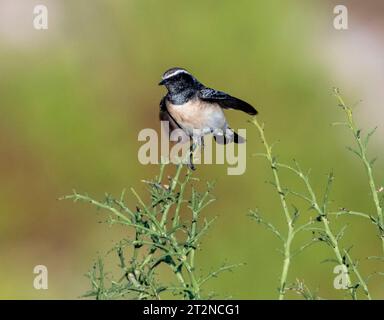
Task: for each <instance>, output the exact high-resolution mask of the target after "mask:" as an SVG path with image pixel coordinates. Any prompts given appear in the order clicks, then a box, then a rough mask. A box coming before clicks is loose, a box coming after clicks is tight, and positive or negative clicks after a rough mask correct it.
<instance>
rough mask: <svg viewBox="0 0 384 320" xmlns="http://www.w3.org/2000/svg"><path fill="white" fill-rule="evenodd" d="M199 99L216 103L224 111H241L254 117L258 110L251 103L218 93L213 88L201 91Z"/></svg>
mask: <svg viewBox="0 0 384 320" xmlns="http://www.w3.org/2000/svg"><path fill="white" fill-rule="evenodd" d="M199 98H200V99H201V100H204V101H209V102H216V103H218V104H219V105H220V106H221V107H222V108H224V109H235V110H241V111H244V112H246V113H248V114H250V115H252V116H254V115H256V114H257V111H256V109H255V108H254V107H252V106H251V105H250V104H249V103H247V102H245V101H243V100H240V99H238V98H235V97H232V96H230V95H229V94H227V93H225V92H222V91H217V90H214V89H211V88H204V89H201V90H200V91H199Z"/></svg>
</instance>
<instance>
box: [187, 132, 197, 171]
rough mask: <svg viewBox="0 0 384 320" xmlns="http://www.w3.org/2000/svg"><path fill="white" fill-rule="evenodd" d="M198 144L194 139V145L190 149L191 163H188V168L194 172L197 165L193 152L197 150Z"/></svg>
mask: <svg viewBox="0 0 384 320" xmlns="http://www.w3.org/2000/svg"><path fill="white" fill-rule="evenodd" d="M196 146H197V145H196V143H195V141H194V140H193V139H192V144H191V147H190V148H189V162H188V168H189V169H191V170H192V171H195V170H196V168H195V165H194V164H193V152H194V151H195V150H196Z"/></svg>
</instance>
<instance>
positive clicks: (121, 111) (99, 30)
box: [0, 0, 384, 299]
mask: <svg viewBox="0 0 384 320" xmlns="http://www.w3.org/2000/svg"><path fill="white" fill-rule="evenodd" d="M341 2H345V4H346V5H347V7H348V9H349V24H350V28H349V30H346V31H338V30H336V29H334V28H333V18H334V14H333V8H334V6H335V5H336V4H339V2H337V3H336V2H335V1H314V0H292V1H286V0H272V1H271V0H268V1H267V0H264V1H241V2H239V1H213V0H212V1H200V0H198V1H193V2H192V1H189V2H188V1H176V0H172V1H169V0H167V1H155V0H126V1H123V0H120V1H119V0H112V1H106V0H105V1H101V0H92V1H91V0H88V1H86V0H80V1H72V0H71V1H70V0H66V1H59V0H42V1H32V0H31V1H26V0H0V75H1V76H0V155H1V157H0V180H1V183H0V213H1V214H0V298H3V299H5V298H22V299H31V298H36V299H46V298H49V299H53V298H63V299H71V298H77V297H78V296H80V295H81V294H82V293H84V291H85V290H87V289H88V280H87V279H86V278H85V277H84V276H83V275H84V274H85V273H86V272H87V271H88V269H89V267H90V266H91V264H92V263H93V261H94V258H95V257H97V255H103V254H104V253H105V251H106V250H107V249H109V248H110V247H111V246H112V245H113V243H114V242H115V241H117V240H119V239H120V237H121V236H122V231H121V230H117V228H109V227H107V226H106V225H105V224H99V223H98V222H99V221H100V220H103V217H102V216H101V215H100V214H95V212H96V211H95V210H94V209H93V208H91V207H89V206H87V205H79V204H76V205H74V204H73V203H71V202H62V201H57V200H56V199H57V198H58V197H59V196H61V195H64V194H68V193H70V192H71V190H72V189H73V188H75V189H76V190H77V191H79V192H88V193H89V194H90V195H92V196H94V197H96V198H102V197H103V195H104V192H109V193H112V194H116V195H117V194H119V193H120V192H121V190H122V189H123V188H125V187H130V186H135V187H136V188H137V189H139V190H144V187H143V185H142V184H141V183H140V180H141V179H149V178H151V177H152V176H153V175H155V174H156V173H157V169H158V168H157V166H155V165H151V166H143V165H141V164H140V163H139V162H138V160H137V151H138V149H139V147H140V145H141V143H139V142H138V141H137V135H138V132H139V131H140V130H141V129H143V128H155V129H156V130H159V127H160V126H159V122H158V104H159V101H160V99H161V97H162V96H163V94H164V88H162V87H159V86H157V83H158V81H159V79H160V76H161V74H162V73H163V72H164V71H165V70H166V69H168V68H170V67H174V66H180V67H184V68H187V69H188V70H190V71H191V72H192V73H193V74H195V75H196V77H197V78H198V79H200V80H201V81H202V82H203V83H204V84H206V85H208V86H211V87H214V88H216V89H220V90H223V91H226V92H229V93H231V94H233V95H234V96H237V97H241V98H242V99H244V100H246V101H249V102H250V103H251V104H253V105H255V106H256V108H257V109H258V110H259V112H260V114H259V119H260V121H263V122H265V123H266V134H267V136H269V140H270V141H275V140H279V141H280V144H278V145H277V146H276V150H275V151H276V152H277V153H278V155H279V156H280V159H281V160H282V161H291V160H292V159H293V158H295V159H299V161H300V163H301V164H302V166H303V167H306V168H309V167H310V168H312V181H313V183H314V186H315V188H316V190H317V191H319V192H320V191H322V190H323V187H324V184H325V181H326V174H327V173H328V171H329V170H331V169H332V170H333V171H334V173H335V175H336V181H335V185H334V192H333V193H332V199H333V200H334V202H333V205H332V206H333V208H335V209H337V208H339V207H347V208H351V209H354V210H359V211H364V212H368V213H370V212H372V211H373V208H374V207H373V203H372V201H371V199H370V195H369V189H368V185H367V180H366V179H365V175H364V170H363V167H362V165H361V164H360V163H359V162H358V160H357V158H356V157H354V156H353V155H352V154H350V153H348V151H346V149H345V147H344V146H345V145H347V144H350V143H352V139H351V136H350V135H349V133H348V132H347V131H346V130H345V129H343V128H340V127H337V128H334V127H332V126H331V125H330V124H331V123H332V122H334V121H340V120H341V119H342V113H341V111H340V110H339V108H337V106H336V102H335V99H334V98H333V97H332V95H331V88H332V87H333V86H338V87H340V88H341V89H342V91H343V93H344V95H345V96H346V98H347V101H348V102H351V103H354V102H356V101H358V100H359V99H362V100H363V102H362V103H361V104H360V105H359V106H358V108H357V110H356V116H357V117H358V119H359V122H360V124H361V125H362V126H363V127H365V128H367V129H368V128H370V127H371V126H374V125H379V126H381V128H380V129H379V133H378V134H377V135H376V136H375V137H374V139H373V144H372V149H371V152H372V155H378V156H381V159H379V162H378V163H377V164H376V166H377V167H376V177H377V181H378V185H382V184H383V178H384V174H383V162H382V159H383V155H384V153H383V151H382V150H383V149H382V147H383V143H384V139H383V138H382V137H383V129H382V125H383V119H384V117H383V115H384V112H383V104H382V98H383V92H382V87H383V85H384V79H383V74H384V72H383V71H384V60H383V59H384V47H383V45H384V44H383V39H384V37H383V30H384V28H383V25H382V21H384V19H383V18H384V10H383V4H382V3H380V1H374V0H372V1H364V2H363V1H341ZM36 4H45V5H46V6H47V7H48V10H49V29H48V30H45V31H37V30H35V29H34V28H33V25H32V20H33V7H34V5H36ZM227 116H228V119H229V121H230V123H231V124H232V127H234V128H246V129H247V138H248V143H247V155H248V157H247V171H246V173H245V174H244V175H241V176H228V175H227V174H226V169H227V167H226V166H223V165H221V166H219V165H213V166H209V165H201V166H199V167H198V170H197V172H196V176H198V177H199V178H201V179H203V180H216V181H217V187H216V189H215V192H214V194H215V195H216V197H217V201H216V202H215V203H214V204H213V205H212V206H211V207H210V208H209V209H207V211H206V214H207V215H208V216H210V217H212V216H214V215H218V216H219V219H218V220H217V222H216V224H215V225H214V227H213V228H212V229H211V231H210V233H209V234H208V236H207V237H206V238H205V239H204V241H203V245H202V251H201V252H200V253H199V255H198V256H197V263H198V265H199V266H200V267H201V268H202V269H203V270H205V271H210V270H212V269H213V268H215V267H217V266H220V265H221V264H222V263H223V262H224V261H227V262H228V263H237V262H246V265H245V266H243V267H241V268H239V269H237V270H235V272H234V273H230V274H222V275H221V276H220V277H219V278H218V279H215V280H213V282H211V283H210V284H209V286H208V289H211V290H215V291H216V292H218V293H219V294H220V296H221V297H225V296H228V295H230V296H232V297H234V298H239V299H241V298H242V299H274V298H276V297H277V287H278V278H279V275H280V271H281V265H282V259H281V256H280V253H279V252H278V251H277V248H278V247H279V243H278V241H276V240H275V238H274V236H273V235H271V234H270V233H269V232H267V231H265V230H264V228H262V227H261V226H259V225H257V224H256V223H255V222H254V221H251V220H250V218H249V217H247V213H248V210H249V209H251V208H256V207H258V208H259V209H260V210H261V212H262V213H263V215H264V216H265V217H267V218H268V220H270V221H272V222H273V223H275V224H276V225H277V226H281V227H284V224H283V216H282V212H281V209H280V207H279V202H278V198H277V196H276V195H275V192H274V189H273V187H272V186H271V185H269V184H268V183H265V181H267V180H269V179H270V168H269V167H268V165H267V163H266V162H265V161H264V160H263V159H259V158H253V157H252V153H255V152H262V146H261V144H260V142H259V138H258V135H257V131H256V129H255V128H253V127H252V126H251V125H250V124H249V123H247V117H246V115H244V114H240V113H237V112H234V111H228V112H227ZM380 160H381V161H380ZM283 177H284V178H285V179H284V181H283V184H284V185H297V183H296V182H295V181H296V180H295V179H293V178H292V176H290V175H284V176H283ZM380 182H381V183H380ZM130 201H131V204H132V205H134V201H133V199H131V200H130ZM298 205H300V203H299V204H298ZM301 208H302V209H303V212H302V219H303V221H306V219H307V218H306V216H307V215H310V214H311V213H310V212H308V211H307V210H306V209H307V207H305V206H303V205H302V206H301ZM344 223H349V224H350V226H349V228H348V232H347V236H346V238H345V239H344V241H343V244H344V245H345V246H346V247H348V246H349V245H350V244H353V245H354V246H353V249H352V255H353V256H354V257H355V258H359V259H360V260H361V271H362V272H363V273H364V274H365V275H367V274H369V273H370V272H373V271H379V270H380V268H381V270H382V269H383V266H382V265H380V264H378V263H375V262H373V261H367V260H366V257H367V256H370V255H380V250H379V249H380V247H379V241H378V239H377V236H376V229H375V228H374V226H373V225H371V224H370V223H369V222H366V221H361V220H359V219H353V220H347V219H345V218H338V219H337V221H336V222H335V223H334V224H333V226H334V227H335V229H337V228H339V227H341V226H342V225H343V224H344ZM308 236H309V237H310V235H308ZM301 240H303V239H301ZM297 244H300V242H298V243H297ZM331 256H332V253H331V251H329V249H327V248H326V247H325V246H324V245H322V244H320V245H315V246H314V247H312V248H311V249H309V250H308V251H306V252H305V253H303V254H302V255H300V256H298V258H297V259H296V260H294V262H293V264H292V268H291V270H290V273H289V281H290V282H293V281H295V279H300V280H304V282H305V284H306V285H308V286H309V287H310V288H311V289H316V288H318V289H319V295H320V296H322V297H326V298H344V296H345V295H344V293H343V292H340V291H337V290H335V289H334V288H333V279H334V274H333V273H332V271H333V265H332V264H329V263H321V262H322V261H323V260H324V259H326V258H328V257H331ZM116 263H117V262H116ZM38 264H43V265H46V266H47V267H48V270H49V289H48V290H35V289H34V288H33V286H32V282H33V277H34V275H33V267H34V266H35V265H38ZM370 287H371V290H372V294H373V296H375V297H378V298H384V288H383V281H382V280H381V279H380V278H373V280H372V281H371V282H370ZM288 297H289V298H298V296H297V295H295V294H288Z"/></svg>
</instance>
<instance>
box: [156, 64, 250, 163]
mask: <svg viewBox="0 0 384 320" xmlns="http://www.w3.org/2000/svg"><path fill="white" fill-rule="evenodd" d="M159 85H164V86H165V87H166V88H167V90H168V92H167V94H166V95H165V96H164V97H163V98H162V99H161V102H160V120H161V121H168V123H169V129H170V133H171V132H172V131H173V130H175V129H182V130H183V131H184V133H185V134H186V135H187V136H188V137H190V139H191V140H192V144H191V150H190V151H191V153H190V163H189V166H190V168H191V169H193V170H194V166H193V163H192V158H193V151H194V150H195V148H196V146H198V145H203V144H204V140H203V139H204V135H206V134H210V133H212V134H213V136H214V138H215V140H216V142H217V143H220V144H227V143H230V142H232V141H233V142H235V143H243V142H244V141H245V139H244V138H243V137H241V136H239V135H238V134H237V133H236V132H234V131H233V130H232V129H231V128H230V127H229V126H228V123H227V120H226V119H225V115H224V112H223V109H235V110H241V111H244V112H246V113H248V114H250V115H256V114H257V111H256V109H255V108H254V107H252V106H251V105H250V104H248V103H247V102H245V101H243V100H240V99H238V98H235V97H232V96H230V95H229V94H227V93H225V92H222V91H217V90H214V89H211V88H208V87H206V86H204V85H203V84H202V83H201V82H199V81H198V80H197V79H196V78H195V77H194V76H193V75H192V74H191V73H189V72H188V71H187V70H185V69H183V68H172V69H169V70H167V71H166V72H165V73H164V74H163V76H162V80H161V81H160V83H159Z"/></svg>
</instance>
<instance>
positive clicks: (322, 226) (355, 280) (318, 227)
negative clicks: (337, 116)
mask: <svg viewBox="0 0 384 320" xmlns="http://www.w3.org/2000/svg"><path fill="white" fill-rule="evenodd" d="M334 94H335V96H336V98H337V100H338V103H339V106H340V107H342V109H343V110H344V111H345V114H346V118H347V122H342V123H337V124H342V125H345V126H347V127H348V128H349V129H350V130H351V132H352V133H353V137H354V139H355V141H356V143H357V146H358V150H354V149H352V148H348V149H349V150H351V151H352V152H353V153H354V154H356V155H357V156H359V158H360V159H361V160H362V162H363V164H364V167H365V169H366V172H367V176H368V182H369V186H370V190H371V193H372V198H373V201H374V204H375V207H376V211H377V214H376V216H373V215H369V214H366V213H362V212H356V211H350V210H347V209H342V210H339V211H331V210H329V196H330V191H331V186H332V182H333V180H334V175H333V173H330V174H329V176H328V179H327V183H326V187H325V192H324V194H323V195H322V200H321V201H320V200H319V198H320V197H319V196H318V195H316V193H315V191H314V188H313V187H312V185H311V182H310V178H309V173H310V171H308V172H307V173H305V172H304V171H303V170H302V169H301V168H300V166H299V164H298V162H297V161H295V160H294V164H293V165H287V164H284V163H281V162H279V161H278V160H277V157H276V156H275V155H274V154H273V146H271V145H270V144H268V142H267V139H266V137H265V133H264V125H263V124H260V123H259V122H258V120H257V118H253V119H252V123H253V124H254V125H255V126H256V128H257V129H258V132H259V135H260V138H261V141H262V144H263V146H264V148H265V153H259V154H257V155H258V156H262V157H264V158H266V159H267V161H268V163H269V165H270V167H271V169H272V175H273V181H272V184H273V185H274V187H275V189H276V192H277V194H278V197H279V200H280V205H281V208H282V211H283V216H284V219H285V222H286V225H287V228H286V232H282V231H281V230H278V229H277V228H276V227H275V226H273V225H272V224H271V223H270V222H268V221H266V220H265V218H263V217H262V216H261V214H260V212H259V210H258V209H256V210H252V211H251V212H250V215H251V217H253V218H254V219H255V220H256V221H257V222H258V223H260V224H262V225H264V226H266V227H267V228H268V229H269V230H270V231H272V232H273V233H274V234H275V235H276V236H277V237H278V238H279V239H280V240H281V241H282V244H283V250H282V252H283V267H282V271H281V276H280V286H279V299H284V297H285V294H286V292H287V290H294V291H296V292H298V293H301V294H302V295H303V297H304V298H313V297H315V296H316V295H312V294H310V291H309V289H308V288H307V287H305V286H303V285H299V286H298V285H287V279H288V274H289V271H290V265H291V261H292V259H293V258H294V257H295V256H296V255H297V254H299V253H300V252H302V251H303V250H304V249H306V248H308V247H309V246H311V245H312V244H314V243H317V242H322V243H325V244H326V245H328V247H329V248H330V249H331V250H332V252H333V256H334V257H333V258H330V259H328V260H327V261H330V262H334V263H336V264H337V265H342V266H344V267H345V269H346V270H347V272H346V273H345V277H346V280H347V281H346V282H347V283H348V286H347V288H346V289H348V291H349V293H350V295H351V297H352V299H357V298H358V290H359V289H360V288H361V289H362V292H363V293H364V295H365V296H366V298H367V299H371V298H372V297H371V294H370V292H369V289H368V285H367V280H366V278H364V277H363V276H362V275H361V273H360V271H359V269H358V264H357V262H356V261H354V260H353V259H352V258H351V256H350V248H351V247H349V249H346V248H344V247H343V246H342V244H341V243H340V240H341V239H342V237H343V235H344V233H345V229H346V227H345V226H344V227H342V228H341V229H340V230H339V231H337V232H335V231H334V230H333V228H332V227H331V217H332V216H339V215H344V214H347V215H351V216H357V217H363V218H367V219H370V220H371V221H372V222H373V223H374V224H375V225H376V226H377V229H378V234H379V237H380V239H381V243H382V246H383V250H384V242H383V241H384V236H383V235H384V229H383V219H384V218H383V197H382V198H381V199H380V197H379V193H380V192H382V188H377V186H376V184H375V180H374V177H373V169H372V165H373V163H374V160H373V161H370V160H368V156H367V146H368V142H369V139H370V137H371V136H372V135H373V133H374V131H375V130H372V131H371V132H369V133H368V134H367V135H366V137H365V138H364V139H363V137H362V134H361V132H362V131H361V130H360V129H356V125H355V122H354V119H353V112H352V109H351V108H350V107H349V106H347V105H346V104H345V103H344V101H343V99H342V97H341V96H340V93H339V90H338V89H335V90H334ZM280 170H288V171H289V172H291V173H293V174H294V175H295V176H296V177H297V178H298V179H299V180H300V181H302V183H303V185H304V187H305V192H304V193H303V192H298V191H295V190H292V189H290V188H288V187H283V186H282V184H281V178H280ZM288 196H291V197H293V199H291V198H290V201H291V200H293V201H295V200H294V198H300V199H301V200H303V201H304V202H306V203H308V204H309V206H310V210H313V211H314V212H315V213H316V215H315V217H312V218H311V217H309V219H306V220H307V221H306V222H303V223H301V224H300V225H298V218H299V216H300V214H299V210H298V209H297V207H296V206H294V205H293V206H292V209H290V206H289V205H288V199H287V198H288ZM302 231H303V232H305V231H310V232H311V233H312V239H311V240H310V241H309V242H307V243H305V244H304V245H302V246H299V247H298V248H297V249H295V250H294V249H293V248H294V246H293V242H294V239H295V237H296V235H297V234H298V233H300V232H302ZM371 258H376V259H380V260H383V258H382V257H371Z"/></svg>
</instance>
